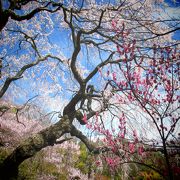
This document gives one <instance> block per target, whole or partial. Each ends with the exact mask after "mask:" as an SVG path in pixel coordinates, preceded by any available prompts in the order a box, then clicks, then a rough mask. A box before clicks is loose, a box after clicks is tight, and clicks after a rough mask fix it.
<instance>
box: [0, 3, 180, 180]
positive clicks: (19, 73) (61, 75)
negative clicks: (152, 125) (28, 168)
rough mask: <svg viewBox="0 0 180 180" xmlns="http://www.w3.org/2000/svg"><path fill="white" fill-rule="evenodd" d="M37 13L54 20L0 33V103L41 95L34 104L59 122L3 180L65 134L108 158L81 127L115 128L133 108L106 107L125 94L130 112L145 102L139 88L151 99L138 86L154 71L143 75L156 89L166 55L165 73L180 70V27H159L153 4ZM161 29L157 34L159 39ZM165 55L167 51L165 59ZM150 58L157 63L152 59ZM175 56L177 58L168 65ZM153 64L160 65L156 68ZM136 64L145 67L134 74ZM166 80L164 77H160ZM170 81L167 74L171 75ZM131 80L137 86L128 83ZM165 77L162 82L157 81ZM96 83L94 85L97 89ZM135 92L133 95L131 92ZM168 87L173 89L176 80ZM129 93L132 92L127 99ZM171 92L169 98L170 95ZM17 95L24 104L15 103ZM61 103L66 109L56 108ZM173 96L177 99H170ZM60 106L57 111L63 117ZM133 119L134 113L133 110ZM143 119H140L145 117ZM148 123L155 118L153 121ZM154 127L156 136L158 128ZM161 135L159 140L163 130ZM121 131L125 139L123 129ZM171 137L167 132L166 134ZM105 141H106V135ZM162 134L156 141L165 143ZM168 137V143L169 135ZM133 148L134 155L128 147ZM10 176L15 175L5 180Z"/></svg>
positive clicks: (22, 153) (18, 154)
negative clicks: (176, 36)
mask: <svg viewBox="0 0 180 180" xmlns="http://www.w3.org/2000/svg"><path fill="white" fill-rule="evenodd" d="M20 2H22V5H24V6H21V7H24V8H27V9H25V10H24V11H25V12H29V11H31V6H29V4H28V3H27V2H24V1H20ZM23 3H24V4H23ZM58 3H59V2H58ZM31 5H34V4H33V3H32V4H31ZM41 5H43V8H48V7H51V8H50V9H51V10H50V11H53V12H54V11H55V12H54V13H53V14H52V13H51V12H49V10H45V11H43V10H42V11H38V14H33V17H32V18H31V19H28V21H23V24H21V23H17V21H13V20H11V19H10V20H9V22H8V23H7V24H6V27H4V28H3V30H2V32H1V39H3V42H2V41H1V44H0V46H1V50H2V52H1V57H2V58H1V59H2V68H1V73H2V77H1V91H0V97H2V96H5V95H6V94H7V97H6V98H8V97H10V98H12V97H13V98H14V100H15V101H17V102H20V100H21V101H25V98H30V97H32V96H34V95H37V94H40V95H41V96H40V97H39V98H38V100H37V103H39V104H40V103H41V104H42V106H43V105H44V107H46V108H45V109H46V110H47V111H49V110H52V107H48V108H47V105H51V104H52V103H53V101H50V100H52V98H53V99H56V102H57V103H56V109H53V110H54V111H55V113H57V111H58V113H59V119H58V120H57V122H56V123H54V124H53V125H52V126H50V127H48V128H46V129H44V130H42V131H40V132H38V133H37V134H36V135H33V136H32V137H30V138H28V139H27V140H25V141H24V142H22V143H21V144H20V145H19V146H18V147H17V148H16V149H15V150H14V151H13V153H12V154H10V155H9V156H8V157H7V158H6V159H5V161H4V162H3V164H2V166H1V170H2V172H4V174H2V176H3V178H6V179H8V178H11V177H10V176H12V177H16V176H17V173H18V166H19V165H20V164H21V163H22V162H23V161H24V160H25V159H27V158H29V157H32V156H33V155H34V154H35V153H36V152H38V151H40V150H41V149H42V148H44V147H47V146H50V145H54V143H56V140H57V139H59V138H60V137H61V136H63V135H64V134H67V133H69V134H70V135H71V136H75V137H77V138H79V139H80V140H81V141H82V142H83V143H84V144H85V145H86V146H87V148H88V149H89V151H90V152H93V153H100V152H101V151H103V150H109V148H106V147H103V148H102V147H100V148H99V147H96V146H95V144H93V143H92V142H91V141H90V140H89V139H88V137H87V136H85V135H84V134H83V133H82V131H81V130H82V129H85V128H84V127H85V126H83V125H85V124H87V123H88V124H89V122H91V123H92V124H93V123H95V125H96V126H95V127H96V129H98V128H99V129H101V126H102V125H103V126H104V127H103V128H104V129H105V128H106V127H108V126H109V124H108V122H107V121H106V119H107V118H110V119H111V120H112V119H113V118H115V117H117V115H118V113H119V112H122V108H123V109H126V108H127V110H128V106H129V107H131V106H130V105H129V104H128V106H126V107H121V106H119V105H115V104H114V102H111V99H112V97H114V94H116V93H118V92H122V93H125V95H126V93H127V95H129V96H128V97H127V98H131V97H130V96H135V99H133V100H132V101H131V103H132V105H133V104H134V102H135V104H134V105H133V106H137V105H139V104H141V103H142V102H141V101H142V99H141V98H142V97H141V95H140V92H139V91H140V89H138V88H139V87H138V86H139V85H140V87H141V86H142V89H143V88H147V89H145V90H146V91H148V87H146V86H145V85H147V84H145V83H144V84H143V83H142V82H139V81H138V80H140V77H142V78H144V76H145V75H146V74H145V72H148V68H150V69H152V68H151V67H154V66H155V72H154V71H152V72H148V73H150V75H151V76H152V77H153V84H152V85H154V86H155V84H156V83H157V82H155V81H154V80H156V78H154V76H156V73H157V71H159V70H156V68H158V67H157V66H158V65H157V66H156V64H158V63H159V61H160V60H159V56H161V54H162V55H164V54H165V55H164V56H165V60H167V58H166V56H167V55H170V56H171V59H172V60H173V61H172V62H171V61H168V62H169V64H168V67H167V69H168V70H169V68H172V65H173V66H174V67H173V68H175V69H176V67H178V63H177V61H178V58H179V57H177V52H175V50H174V49H173V50H172V48H171V46H177V44H178V42H176V41H175V40H172V36H171V33H172V32H175V31H176V30H178V29H179V28H178V27H177V24H176V23H177V22H178V20H176V19H170V18H169V19H164V18H162V17H161V16H159V15H158V14H159V13H160V12H162V6H160V5H161V3H160V4H158V3H154V1H151V0H149V1H136V0H134V1H126V0H125V1H119V2H117V3H115V2H113V3H110V2H108V3H98V2H97V3H96V2H94V1H82V2H81V3H79V2H78V1H77V2H76V1H73V2H71V1H70V2H67V3H66V4H65V5H64V6H62V5H60V6H57V7H56V4H55V5H54V6H55V7H53V6H52V5H53V4H52V1H49V2H45V3H42V4H41ZM58 5H59V4H58ZM8 7H10V6H8ZM59 7H61V9H59ZM52 8H55V9H52ZM1 9H2V8H1ZM14 9H15V8H14ZM14 9H13V10H14ZM57 10H58V11H57ZM30 14H31V12H30ZM25 19H27V18H25ZM25 19H24V20H25ZM160 29H162V32H159V31H161V30H160ZM164 32H165V33H164ZM59 37H60V39H59V40H61V41H64V43H60V44H58V42H57V41H56V40H55V39H58V38H59ZM64 37H67V38H69V39H68V40H67V39H65V38H64ZM65 40H67V43H66V42H65ZM167 42H168V44H167ZM17 45H18V46H17ZM155 46H157V47H158V48H156V47H155ZM166 48H170V52H168V51H169V50H166ZM156 49H158V52H157V54H156V53H155V51H156ZM161 49H162V50H163V52H162V53H161V51H160V50H161ZM153 50H154V54H153ZM159 51H160V52H159ZM165 51H166V52H165ZM168 53H169V54H168ZM152 54H153V55H155V56H156V57H154V58H153V55H152ZM173 55H174V56H175V58H172V56H173ZM153 59H154V61H155V65H154V64H150V63H151V61H152V63H153V62H154V61H153ZM156 59H158V61H157V62H156ZM147 62H148V63H149V64H148V63H147ZM141 63H142V67H141V66H140V68H138V65H141ZM171 63H172V65H171ZM143 64H145V65H146V66H145V65H144V66H143ZM164 66H166V63H165V64H164V65H163V67H164ZM122 67H123V68H124V69H122ZM144 68H145V69H144ZM146 68H147V69H146ZM141 69H142V70H143V71H141ZM116 71H117V72H119V71H122V73H123V74H119V75H118V73H115V72H116ZM133 73H135V74H133ZM163 73H165V72H164V71H163ZM168 73H170V74H171V72H168ZM134 75H135V77H134V78H135V79H133V78H132V77H133V76H134ZM163 75H164V74H162V75H161V76H160V77H159V79H161V80H162V79H163ZM139 76H140V77H139ZM169 77H171V76H169ZM169 77H168V78H169ZM175 77H177V76H175ZM97 78H99V83H98V84H97ZM119 78H120V79H121V81H120V84H118V83H117V80H118V79H119ZM168 78H166V80H165V83H164V85H165V86H168V84H167V83H168V82H169V81H168ZM173 78H174V75H173ZM30 80H31V81H30ZM100 80H101V82H100ZM27 82H28V86H27V85H24V84H26V83H27ZM131 83H133V84H131ZM134 83H135V85H134ZM151 83H152V82H151ZM117 85H118V86H123V88H121V87H120V88H119V89H117ZM133 85H134V86H135V87H136V86H137V87H138V88H136V89H134V87H132V86H133ZM143 86H144V87H143ZM154 86H152V87H150V89H149V91H152V92H154V90H153V89H154V88H155V87H154ZM29 87H30V88H29ZM173 87H176V83H175V84H174V79H173ZM124 88H125V89H124ZM165 88H166V87H165ZM167 88H169V87H167ZM170 89H171V87H170ZM130 90H133V91H132V94H131V93H130V92H131V91H130ZM141 91H142V90H141ZM149 91H148V92H149ZM169 91H171V92H172V90H169ZM169 91H168V92H167V90H166V89H165V92H166V93H169ZM17 92H19V94H20V95H21V97H22V95H23V96H24V98H21V99H20V96H19V95H18V93H17ZM173 92H174V90H173ZM5 93H6V94H5ZM128 93H129V94H128ZM141 93H142V92H141ZM42 94H43V95H42ZM62 95H63V100H64V102H65V103H64V104H63V103H62V104H60V103H61V101H62V97H61V96H62ZM163 95H164V94H163ZM173 95H174V96H177V95H176V94H174V93H173ZM168 98H169V97H168ZM128 100H129V99H128ZM150 100H151V101H153V103H155V105H157V104H156V102H154V100H155V97H153V98H150ZM171 100H172V99H171ZM42 102H43V103H42ZM174 102H175V101H174ZM145 103H146V104H145V105H147V106H148V108H152V107H151V106H150V105H149V103H151V102H145ZM165 103H169V105H168V108H169V106H170V101H169V99H168V100H167V99H166V102H165ZM145 105H144V107H142V106H140V107H141V109H142V108H146V106H145ZM58 106H59V107H58ZM60 106H62V110H61V108H60ZM149 106H150V107H149ZM41 108H43V107H41ZM57 109H58V110H57ZM141 109H140V110H141ZM176 109H177V108H176ZM176 109H175V110H176ZM131 112H132V113H133V110H132V109H131ZM143 113H144V112H143ZM146 113H147V112H146ZM148 114H149V115H150V114H151V113H148ZM141 115H142V116H141V117H142V119H144V114H141ZM121 116H122V120H123V118H124V115H123V114H121ZM145 117H146V116H145ZM150 117H151V118H152V119H154V118H155V116H154V115H153V116H152V114H151V116H150ZM98 118H100V120H101V123H102V124H101V125H98V124H96V121H97V119H98ZM123 121H124V120H123ZM75 122H77V123H75ZM78 122H79V123H80V124H81V125H82V127H81V126H80V125H79V124H78ZM148 122H150V121H148ZM97 123H98V122H97ZM161 124H162V123H161ZM109 127H110V126H109ZM157 127H158V128H159V126H157ZM160 128H161V131H162V132H161V133H162V134H163V133H164V132H165V129H164V126H163V127H160ZM121 129H123V131H125V125H123V122H122V127H121ZM115 131H116V130H115ZM159 132H160V131H159ZM168 132H171V130H170V129H169V131H168ZM106 133H107V134H106V135H108V134H109V131H107V132H106ZM161 133H160V135H162V134H161ZM122 135H123V134H122ZM124 135H125V132H124ZM167 135H168V136H169V135H170V133H169V134H167ZM134 136H136V135H134ZM163 137H164V135H163ZM164 143H165V142H163V148H164V149H165V148H166V144H165V145H164ZM131 148H133V146H132V145H131ZM165 156H166V155H165ZM166 162H167V160H166ZM167 165H168V163H167ZM168 169H169V171H168V173H169V178H171V177H172V171H171V170H170V169H171V168H168ZM9 171H11V172H12V173H11V174H9V173H8V172H9Z"/></svg>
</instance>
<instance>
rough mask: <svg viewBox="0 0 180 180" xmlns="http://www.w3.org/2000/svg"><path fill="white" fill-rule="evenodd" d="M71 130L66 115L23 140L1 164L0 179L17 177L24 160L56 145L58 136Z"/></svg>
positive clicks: (9, 179)
mask: <svg viewBox="0 0 180 180" xmlns="http://www.w3.org/2000/svg"><path fill="white" fill-rule="evenodd" d="M70 130H71V124H70V121H69V119H68V117H67V116H64V117H63V118H62V119H61V120H60V121H58V122H57V123H56V124H54V125H52V126H50V127H48V128H46V129H45V130H42V131H40V132H39V133H37V134H35V135H33V136H31V137H29V138H28V139H26V140H25V141H23V142H22V143H21V144H20V145H19V146H18V147H17V148H16V149H15V150H14V151H13V152H12V154H10V155H9V156H8V157H7V158H6V159H5V160H4V162H3V163H2V164H1V167H0V172H1V173H0V179H2V180H13V179H17V176H18V167H19V165H20V164H21V163H22V162H23V161H24V160H26V159H28V158H30V157H32V156H34V155H35V154H36V153H37V152H38V151H40V150H41V149H43V148H45V147H47V146H50V145H51V146H52V145H54V144H55V142H56V140H57V139H58V138H60V137H61V136H62V135H63V134H65V133H68V132H70Z"/></svg>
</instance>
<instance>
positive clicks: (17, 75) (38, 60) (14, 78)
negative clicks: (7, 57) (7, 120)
mask: <svg viewBox="0 0 180 180" xmlns="http://www.w3.org/2000/svg"><path fill="white" fill-rule="evenodd" d="M48 58H54V59H57V60H59V61H60V62H63V61H62V60H61V59H60V58H58V57H55V56H52V55H50V54H48V55H46V56H45V57H42V58H38V59H37V61H35V62H33V63H30V64H27V65H24V66H23V67H22V68H21V69H20V70H19V71H18V72H17V73H16V75H14V76H13V77H8V78H7V79H6V81H5V83H4V85H3V87H2V88H1V90H0V98H2V96H3V95H4V93H5V92H6V91H7V89H8V87H9V85H10V84H11V83H12V82H13V81H16V80H18V79H21V78H22V75H23V73H24V72H25V71H26V70H27V69H29V68H31V67H33V66H36V65H37V64H39V63H40V62H42V61H45V60H47V59H48Z"/></svg>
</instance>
